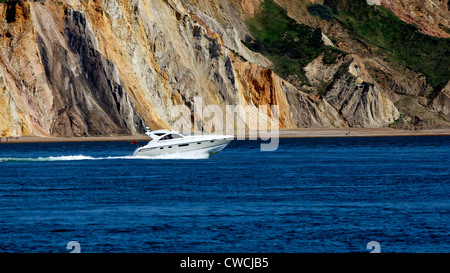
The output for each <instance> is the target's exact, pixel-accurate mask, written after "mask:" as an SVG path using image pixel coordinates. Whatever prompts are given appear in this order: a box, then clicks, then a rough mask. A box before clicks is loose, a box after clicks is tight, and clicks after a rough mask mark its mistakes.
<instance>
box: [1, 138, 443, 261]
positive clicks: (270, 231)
mask: <svg viewBox="0 0 450 273" xmlns="http://www.w3.org/2000/svg"><path fill="white" fill-rule="evenodd" d="M134 148H135V146H133V145H130V143H128V142H100V143H53V144H48V143H45V144H44V143H40V144H1V145H0V207H1V209H0V252H69V250H67V249H66V245H67V243H68V242H69V241H77V242H79V243H80V246H81V251H82V252H368V251H369V250H367V249H366V246H367V243H368V242H369V241H377V242H379V243H380V246H381V252H450V239H449V227H450V214H449V212H450V194H449V192H450V137H393V138H323V139H281V140H280V146H279V148H278V149H277V150H276V151H274V152H261V151H260V145H259V142H257V141H237V140H235V141H233V142H231V144H230V145H229V146H228V147H227V148H226V149H225V150H223V151H222V152H220V153H219V154H217V155H215V156H213V157H212V158H209V159H201V158H200V159H172V158H159V159H151V160H149V159H134V158H131V157H130V155H131V154H132V152H133V149H134Z"/></svg>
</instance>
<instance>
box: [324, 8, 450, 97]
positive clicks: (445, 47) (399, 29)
mask: <svg viewBox="0 0 450 273" xmlns="http://www.w3.org/2000/svg"><path fill="white" fill-rule="evenodd" d="M324 4H328V5H330V6H331V7H332V8H333V9H334V11H335V12H336V18H337V19H338V20H339V21H341V22H342V24H343V25H344V26H345V27H346V28H348V29H349V30H351V31H352V32H353V33H354V34H355V35H357V36H359V37H362V38H363V39H365V40H367V41H369V42H370V43H372V44H374V45H376V46H377V47H379V48H380V53H381V54H383V55H386V56H388V57H390V58H393V59H394V60H395V61H397V62H399V63H401V64H403V65H405V66H406V67H409V68H411V69H413V70H415V71H417V72H420V73H423V74H424V75H426V76H427V81H428V83H429V84H430V85H431V86H432V87H433V88H434V91H433V92H432V93H431V94H430V96H429V97H430V98H434V97H435V96H436V95H437V94H438V93H439V92H440V90H441V89H442V88H443V87H444V86H445V85H446V84H447V82H448V81H449V79H450V39H444V38H436V37H432V36H428V35H425V34H422V33H420V32H419V31H418V29H417V27H416V26H414V25H411V24H407V23H405V22H403V21H402V20H400V19H399V18H398V17H397V16H395V15H394V14H393V13H392V12H391V11H390V10H388V9H386V8H384V7H382V6H376V5H374V6H369V5H368V4H367V3H366V1H361V0H346V1H337V2H336V1H325V3H324Z"/></svg>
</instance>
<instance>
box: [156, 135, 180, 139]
mask: <svg viewBox="0 0 450 273" xmlns="http://www.w3.org/2000/svg"><path fill="white" fill-rule="evenodd" d="M176 138H183V137H182V136H181V135H179V134H167V135H165V136H163V137H162V138H161V139H160V140H169V139H176Z"/></svg>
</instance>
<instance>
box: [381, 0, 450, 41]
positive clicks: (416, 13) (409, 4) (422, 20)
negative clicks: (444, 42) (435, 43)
mask: <svg viewBox="0 0 450 273" xmlns="http://www.w3.org/2000/svg"><path fill="white" fill-rule="evenodd" d="M377 2H379V3H377V4H380V5H382V6H384V7H386V8H388V9H390V10H391V11H392V12H394V13H395V15H397V16H398V17H399V18H400V19H402V20H403V21H405V22H407V23H409V24H415V25H417V26H418V27H419V29H420V30H421V32H423V33H425V34H428V35H432V36H436V37H445V38H450V20H449V18H450V8H449V4H448V1H442V0H427V1H420V0H379V1H377Z"/></svg>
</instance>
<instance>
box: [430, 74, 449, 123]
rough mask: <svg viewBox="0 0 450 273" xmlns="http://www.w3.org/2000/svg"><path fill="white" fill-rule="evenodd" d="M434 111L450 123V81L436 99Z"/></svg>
mask: <svg viewBox="0 0 450 273" xmlns="http://www.w3.org/2000/svg"><path fill="white" fill-rule="evenodd" d="M432 109H433V110H434V111H436V112H437V113H438V114H439V115H441V116H443V117H444V118H446V119H447V120H448V121H450V81H449V82H448V83H447V85H446V86H445V87H444V89H443V90H442V92H441V93H439V95H438V96H437V98H436V99H434V101H433V104H432Z"/></svg>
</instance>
